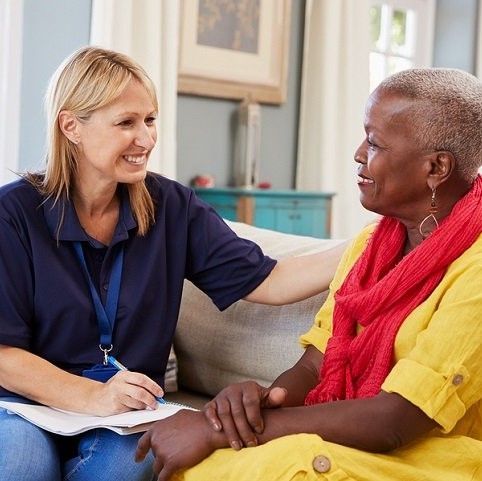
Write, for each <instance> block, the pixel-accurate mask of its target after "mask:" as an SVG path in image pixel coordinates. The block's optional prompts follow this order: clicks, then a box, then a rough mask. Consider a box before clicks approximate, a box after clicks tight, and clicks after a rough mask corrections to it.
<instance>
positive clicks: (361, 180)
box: [357, 175, 375, 184]
mask: <svg viewBox="0 0 482 481" xmlns="http://www.w3.org/2000/svg"><path fill="white" fill-rule="evenodd" d="M357 182H358V183H359V184H374V183H375V181H374V180H372V179H366V178H365V177H360V176H359V175H357Z"/></svg>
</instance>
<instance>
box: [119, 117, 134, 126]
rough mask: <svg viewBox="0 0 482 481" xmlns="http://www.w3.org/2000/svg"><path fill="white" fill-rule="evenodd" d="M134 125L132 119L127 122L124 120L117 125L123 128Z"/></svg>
mask: <svg viewBox="0 0 482 481" xmlns="http://www.w3.org/2000/svg"><path fill="white" fill-rule="evenodd" d="M133 123H134V122H133V121H132V120H131V119H126V120H122V121H121V122H119V123H118V124H117V125H120V126H121V127H130V126H131V125H132V124H133Z"/></svg>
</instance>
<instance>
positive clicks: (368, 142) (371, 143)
mask: <svg viewBox="0 0 482 481" xmlns="http://www.w3.org/2000/svg"><path fill="white" fill-rule="evenodd" d="M367 144H368V146H369V147H370V148H371V149H376V148H377V147H378V145H377V144H375V142H373V140H372V139H370V137H367Z"/></svg>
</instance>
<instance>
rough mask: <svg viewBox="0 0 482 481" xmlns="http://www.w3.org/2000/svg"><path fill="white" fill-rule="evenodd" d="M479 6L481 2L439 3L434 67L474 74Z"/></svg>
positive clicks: (445, 0) (444, 0) (447, 0)
mask: <svg viewBox="0 0 482 481" xmlns="http://www.w3.org/2000/svg"><path fill="white" fill-rule="evenodd" d="M478 3H482V1H481V0H479V1H477V0H437V11H436V16H435V39H434V56H433V63H434V67H451V68H460V69H462V70H466V71H468V72H471V73H475V57H476V49H475V47H476V39H477V17H478V15H477V12H478V10H477V6H478ZM481 8H482V6H481Z"/></svg>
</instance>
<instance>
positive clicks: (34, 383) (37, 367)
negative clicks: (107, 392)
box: [0, 345, 101, 413]
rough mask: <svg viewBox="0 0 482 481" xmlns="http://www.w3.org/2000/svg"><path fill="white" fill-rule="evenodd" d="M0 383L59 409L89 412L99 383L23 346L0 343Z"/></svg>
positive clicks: (29, 397) (10, 389)
mask: <svg viewBox="0 0 482 481" xmlns="http://www.w3.org/2000/svg"><path fill="white" fill-rule="evenodd" d="M0 385H1V386H2V387H4V388H5V389H8V390H9V391H12V392H14V393H16V394H19V395H21V396H24V397H26V398H28V399H31V400H33V401H36V402H39V403H41V404H46V405H48V406H53V407H56V408H59V409H66V410H70V411H76V412H81V413H92V412H93V411H94V409H93V406H92V405H91V403H90V402H89V400H91V399H95V397H96V395H97V391H98V390H99V387H100V386H101V383H98V382H95V381H92V380H90V379H87V378H83V377H81V376H75V375H73V374H70V373H68V372H66V371H63V370H62V369H59V368H57V367H56V366H54V365H53V364H51V363H50V362H48V361H46V360H45V359H42V358H40V357H38V356H36V355H34V354H32V353H29V352H27V351H25V350H23V349H18V348H15V347H9V346H2V345H0Z"/></svg>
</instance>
